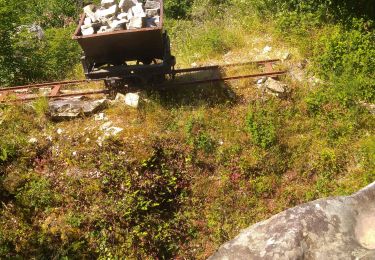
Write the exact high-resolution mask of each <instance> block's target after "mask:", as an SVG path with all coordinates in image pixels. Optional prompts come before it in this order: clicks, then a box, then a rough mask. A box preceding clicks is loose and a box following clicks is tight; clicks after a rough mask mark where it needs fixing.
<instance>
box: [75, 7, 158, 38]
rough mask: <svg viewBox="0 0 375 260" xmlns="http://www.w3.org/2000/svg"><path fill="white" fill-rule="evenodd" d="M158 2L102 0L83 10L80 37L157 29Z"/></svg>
mask: <svg viewBox="0 0 375 260" xmlns="http://www.w3.org/2000/svg"><path fill="white" fill-rule="evenodd" d="M160 8H161V5H160V2H159V1H151V0H147V1H145V2H144V3H143V2H142V1H138V0H120V1H119V3H117V0H102V2H101V6H100V7H98V6H96V5H94V4H90V5H87V6H85V7H84V8H83V11H84V13H85V15H86V16H85V21H84V24H83V25H82V26H81V32H82V35H84V36H85V35H92V34H96V33H98V34H99V33H106V32H113V31H119V30H133V29H141V28H147V27H157V26H159V23H160Z"/></svg>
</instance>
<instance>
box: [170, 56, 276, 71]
mask: <svg viewBox="0 0 375 260" xmlns="http://www.w3.org/2000/svg"><path fill="white" fill-rule="evenodd" d="M279 61H281V60H280V59H273V60H260V61H249V62H241V63H232V64H223V65H209V66H203V67H196V68H186V69H176V70H174V71H173V72H172V73H174V74H180V73H189V72H196V71H206V70H215V69H222V68H231V67H240V66H246V65H263V64H267V63H275V62H279Z"/></svg>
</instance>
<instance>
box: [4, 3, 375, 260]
mask: <svg viewBox="0 0 375 260" xmlns="http://www.w3.org/2000/svg"><path fill="white" fill-rule="evenodd" d="M339 2H340V1H286V0H285V1H278V2H277V3H276V4H275V1H240V0H233V1H216V0H215V1H213V0H209V1H201V2H197V1H195V2H194V3H189V2H188V1H180V2H177V1H173V0H171V1H168V3H167V6H168V7H169V10H168V12H169V14H170V15H171V17H173V18H178V17H180V18H182V17H184V19H183V20H181V19H178V20H175V19H169V20H168V21H167V24H166V26H167V29H168V30H169V33H170V35H171V38H172V47H173V53H174V54H176V56H177V58H178V61H179V64H182V65H187V64H190V63H192V62H197V63H209V62H211V61H212V60H216V59H224V58H227V57H231V56H230V55H228V53H229V54H230V53H231V52H232V55H234V56H236V57H234V58H238V59H239V60H240V59H241V58H244V59H245V57H246V58H248V57H250V56H251V55H253V54H254V53H252V52H251V51H254V49H258V53H259V52H262V50H263V48H264V47H265V45H266V44H269V45H272V47H273V48H274V49H277V48H279V47H280V48H281V46H282V47H283V48H290V49H293V48H297V49H298V50H300V51H301V54H299V53H296V54H295V53H294V52H293V53H292V59H291V61H290V64H289V65H290V66H293V64H294V63H298V62H301V61H299V60H298V58H299V55H301V56H303V58H304V59H307V60H308V61H307V62H305V61H303V62H305V63H307V64H308V66H307V70H308V71H309V73H310V74H307V77H310V76H311V75H315V77H316V78H319V80H318V81H317V82H318V84H312V83H311V82H312V81H310V79H309V78H307V79H306V80H305V81H304V82H295V81H292V80H291V79H290V78H289V77H286V78H282V80H283V81H285V82H287V83H288V84H289V86H290V88H291V92H290V95H289V97H288V98H287V99H282V100H280V99H277V98H275V97H272V96H268V95H264V93H260V92H258V91H257V90H256V89H255V88H254V87H253V82H251V81H239V82H235V83H231V84H230V83H225V84H224V83H223V84H211V85H207V86H206V85H199V86H194V87H192V88H185V89H179V90H166V91H160V92H157V91H147V92H146V91H145V92H142V93H141V95H142V97H143V99H144V100H145V102H144V104H142V106H141V107H140V108H139V109H132V108H127V107H123V106H120V105H111V106H110V108H109V109H107V110H106V111H105V114H106V115H107V116H108V118H109V119H110V120H111V121H112V122H113V123H114V124H116V125H118V126H120V127H122V128H124V130H123V131H122V132H121V133H120V134H119V135H118V136H115V137H110V138H105V139H104V140H103V141H102V142H98V140H102V139H100V138H102V137H103V133H102V132H101V130H99V129H100V125H101V124H104V123H105V122H96V121H94V120H93V119H92V118H91V117H88V118H81V119H76V120H72V121H68V122H60V123H51V122H50V121H49V118H48V116H46V110H47V109H48V106H47V103H46V100H38V101H36V102H35V103H32V104H31V105H26V104H25V105H18V106H9V105H1V107H0V135H1V136H0V201H1V204H0V226H1V227H2V228H1V229H0V258H16V259H17V258H30V257H32V258H66V259H68V258H100V259H118V258H124V257H126V258H130V259H171V258H187V259H205V258H207V257H208V256H209V255H211V254H212V253H213V252H214V251H215V249H217V248H218V247H219V246H220V245H221V244H222V243H224V242H226V241H227V240H229V239H231V238H233V237H235V236H236V235H237V234H238V232H239V231H240V230H241V229H243V228H245V227H247V226H249V225H251V224H254V223H256V222H258V221H261V220H264V219H266V218H268V217H270V216H272V215H274V214H276V213H278V212H280V211H282V210H285V209H287V208H289V207H293V206H295V205H297V204H300V203H304V202H307V201H311V200H314V199H318V198H322V197H326V196H336V195H348V194H351V193H353V192H355V191H357V190H358V189H360V188H363V187H364V186H366V185H368V184H370V183H372V182H373V181H375V165H374V162H375V158H374V156H375V151H374V147H375V139H374V129H375V121H374V116H373V115H372V114H371V113H370V112H369V111H368V110H367V109H366V108H365V107H364V106H363V103H364V102H365V103H366V102H367V103H369V102H373V101H374V74H373V73H374V70H373V68H374V58H373V57H375V54H374V31H373V27H372V21H371V19H369V16H370V10H366V12H365V13H362V12H360V11H358V13H355V15H350V16H344V14H345V13H347V12H346V10H347V9H348V8H349V9H350V8H354V7H355V6H356V5H357V4H361V3H362V4H363V2H362V1H359V2H358V3H353V4H350V3H349V2H348V3H347V4H345V5H340V3H339ZM60 7H61V8H63V7H64V6H60ZM207 7H212V8H207ZM63 9H64V10H65V11H64V13H66V12H68V13H69V12H71V11H72V10H70V9H69V8H68V9H66V8H65V7H64V8H63ZM2 10H3V11H4V9H2ZM337 10H339V11H340V12H338V11H337ZM361 10H362V9H361ZM5 11H6V10H5ZM353 16H355V17H353ZM366 17H367V18H366ZM60 22H62V20H61V21H60ZM67 31H68V30H67ZM64 33H66V32H64ZM62 34H63V32H58V31H54V29H52V28H51V29H50V30H49V31H48V32H47V36H48V35H49V36H51V37H52V38H53V39H55V40H56V41H57V42H55V41H52V42H50V43H48V44H47V43H46V42H42V43H41V44H47V45H46V46H48V47H46V48H47V49H39V48H36V49H37V50H38V52H39V51H41V52H42V53H39V54H40V55H39V56H38V55H37V56H36V57H37V58H36V60H32V61H27V62H28V63H27V64H29V65H31V64H42V65H43V66H42V68H44V66H48V67H50V68H53V69H51V70H47V72H44V73H47V74H44V75H50V76H51V77H54V75H57V74H61V75H62V74H63V73H71V72H69V71H65V68H66V67H69V66H71V62H72V63H75V61H74V62H73V61H71V60H70V59H69V58H67V57H68V56H69V55H68V56H64V59H63V60H62V62H59V60H58V59H56V58H54V57H56V56H61V55H64V53H62V52H61V49H60V47H59V46H64V49H67V50H68V52H69V53H74V52H75V49H74V47H73V46H71V45H70V44H67V43H66V42H65V40H64V37H63V36H62ZM49 36H48V37H49ZM58 39H61V41H60V40H58ZM259 39H261V40H259ZM265 39H268V40H265ZM2 40H4V39H2ZM34 43H35V42H34ZM38 44H39V43H38ZM38 46H39V45H38ZM34 47H35V46H34V45H30V46H29V48H26V49H24V50H23V51H29V50H30V51H31V49H32V48H34ZM43 50H51V53H45V52H43ZM30 53H31V52H30ZM233 53H234V54H233ZM274 53H276V52H273V53H272V54H274ZM37 54H38V53H37ZM254 55H255V54H254ZM46 56H48V57H50V58H51V59H48V63H44V62H40V60H38V59H39V58H43V57H46ZM242 56H243V57H242ZM223 57H224V58H223ZM65 58H66V59H65ZM42 61H43V59H42ZM252 69H254V68H252ZM27 71H28V72H29V71H31V72H32V74H33V75H37V74H38V73H41V72H40V70H38V68H36V67H33V68H30V70H27ZM34 72H35V73H34ZM217 73H220V75H225V74H226V73H228V72H223V71H220V72H217ZM235 73H249V71H248V70H246V69H245V68H243V69H242V70H238V71H235ZM22 75H26V74H22ZM11 76H12V77H13V76H14V75H11ZM199 76H202V77H206V76H211V75H206V74H205V75H193V76H191V77H192V78H194V77H199ZM38 77H39V76H38ZM48 77H49V76H46V78H48ZM186 77H187V76H186ZM24 79H29V78H28V76H27V77H26V76H25V77H21V80H24ZM189 79H190V78H188V77H187V78H184V79H180V80H189Z"/></svg>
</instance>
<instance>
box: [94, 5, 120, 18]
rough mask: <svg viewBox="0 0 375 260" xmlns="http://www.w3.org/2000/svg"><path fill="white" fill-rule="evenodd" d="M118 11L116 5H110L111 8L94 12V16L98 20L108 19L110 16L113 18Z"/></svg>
mask: <svg viewBox="0 0 375 260" xmlns="http://www.w3.org/2000/svg"><path fill="white" fill-rule="evenodd" d="M117 11H118V6H117V5H112V6H111V7H109V8H107V9H103V10H98V11H96V13H95V14H96V16H97V17H99V18H109V17H112V16H115V15H116V14H117Z"/></svg>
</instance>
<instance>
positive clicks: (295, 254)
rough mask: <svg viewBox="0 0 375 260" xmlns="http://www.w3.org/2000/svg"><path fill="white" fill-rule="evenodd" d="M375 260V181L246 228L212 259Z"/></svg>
mask: <svg viewBox="0 0 375 260" xmlns="http://www.w3.org/2000/svg"><path fill="white" fill-rule="evenodd" d="M209 259H210V260H218V259H230V260H232V259H233V260H237V259H238V260H240V259H314V260H315V259H316V260H320V259H330V260H336V259H337V260H339V259H340V260H341V259H369V260H370V259H375V183H373V184H372V185H370V186H368V187H366V188H364V189H363V190H361V191H359V192H358V193H355V194H354V195H352V196H348V197H338V198H328V199H320V200H316V201H313V202H309V203H306V204H303V205H300V206H297V207H295V208H292V209H288V210H286V211H284V212H281V213H279V214H277V215H275V216H273V217H271V218H270V219H268V220H265V221H262V222H260V223H257V224H255V225H253V226H251V227H250V228H248V229H245V230H244V231H242V232H241V233H240V235H238V236H237V237H236V238H235V239H233V240H232V241H229V242H227V243H226V244H224V245H223V246H221V247H220V249H219V250H218V251H217V252H216V253H215V254H214V255H213V256H211V257H210V258H209Z"/></svg>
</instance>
